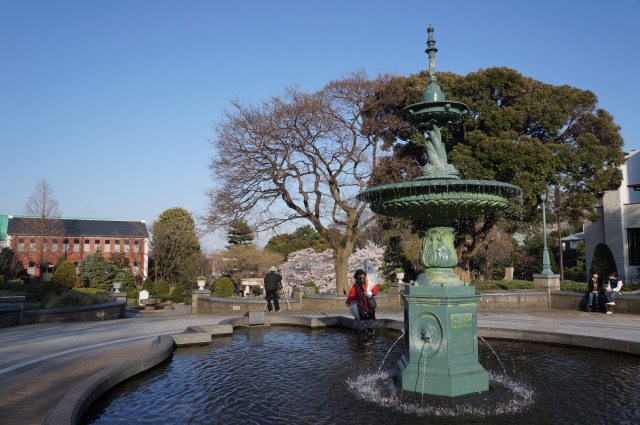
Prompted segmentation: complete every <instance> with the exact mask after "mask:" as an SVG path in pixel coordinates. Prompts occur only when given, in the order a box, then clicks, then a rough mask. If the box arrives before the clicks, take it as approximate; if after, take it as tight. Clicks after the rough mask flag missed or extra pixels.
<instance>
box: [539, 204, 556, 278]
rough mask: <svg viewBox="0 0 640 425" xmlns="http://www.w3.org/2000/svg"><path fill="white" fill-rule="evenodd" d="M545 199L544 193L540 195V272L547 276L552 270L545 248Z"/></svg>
mask: <svg viewBox="0 0 640 425" xmlns="http://www.w3.org/2000/svg"><path fill="white" fill-rule="evenodd" d="M546 200H547V194H546V193H543V194H542V195H540V201H541V203H542V239H543V241H544V247H543V248H542V271H541V272H540V274H541V275H543V276H549V275H552V274H553V271H552V270H551V262H550V261H549V249H548V248H547V216H546V209H547V205H546V202H545V201H546Z"/></svg>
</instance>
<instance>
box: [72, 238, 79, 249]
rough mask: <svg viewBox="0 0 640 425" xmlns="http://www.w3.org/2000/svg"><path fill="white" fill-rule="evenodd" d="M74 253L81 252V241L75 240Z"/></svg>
mask: <svg viewBox="0 0 640 425" xmlns="http://www.w3.org/2000/svg"><path fill="white" fill-rule="evenodd" d="M73 252H80V239H74V240H73Z"/></svg>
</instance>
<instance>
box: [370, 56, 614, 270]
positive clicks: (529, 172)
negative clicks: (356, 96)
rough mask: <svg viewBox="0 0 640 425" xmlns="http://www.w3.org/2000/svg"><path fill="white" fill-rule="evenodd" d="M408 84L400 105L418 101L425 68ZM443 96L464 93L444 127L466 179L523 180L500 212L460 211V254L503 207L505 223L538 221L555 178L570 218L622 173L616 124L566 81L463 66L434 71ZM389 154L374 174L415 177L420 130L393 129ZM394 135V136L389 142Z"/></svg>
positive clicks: (589, 211)
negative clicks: (460, 115)
mask: <svg viewBox="0 0 640 425" xmlns="http://www.w3.org/2000/svg"><path fill="white" fill-rule="evenodd" d="M398 78H399V80H401V81H402V83H401V85H403V87H404V88H405V98H404V99H403V103H402V105H393V108H394V109H398V108H399V107H401V106H404V105H408V104H412V103H416V102H418V101H419V98H420V94H421V93H422V91H423V90H424V88H425V86H426V83H427V73H426V72H422V73H419V74H416V75H412V76H410V77H408V78H403V77H398ZM438 81H439V83H440V86H441V87H442V90H443V92H444V93H445V94H446V96H447V98H448V99H452V100H456V101H460V102H464V103H465V104H467V106H469V109H470V114H468V115H467V116H466V118H465V120H464V121H463V122H462V123H461V124H459V125H456V126H452V127H451V128H449V129H446V130H445V131H443V141H445V143H446V145H447V147H448V151H449V161H450V162H451V163H452V164H453V165H454V166H455V167H456V168H457V169H458V170H459V171H460V177H461V178H463V179H483V180H497V181H501V182H506V183H511V184H514V185H517V186H519V187H521V188H522V189H523V195H522V203H521V204H519V203H517V202H514V203H513V207H512V208H511V209H510V210H508V211H506V212H505V213H501V214H492V215H488V216H486V217H479V218H472V219H466V220H460V221H459V222H458V223H457V234H458V235H459V240H458V246H459V249H458V251H459V255H460V256H461V258H462V259H463V260H464V259H465V258H466V259H467V260H468V258H469V257H470V256H471V255H473V254H474V253H475V252H476V251H477V250H479V249H481V248H482V247H483V246H484V245H483V241H484V239H485V238H486V237H487V235H488V234H489V232H490V231H491V229H492V228H493V227H494V226H495V225H496V224H497V223H498V221H499V220H500V218H501V217H505V218H506V219H507V220H506V223H508V224H509V223H510V224H511V231H514V230H518V229H517V226H521V224H522V223H524V222H526V223H538V222H539V221H540V218H541V213H540V210H539V204H540V200H539V197H540V195H541V194H547V193H549V192H550V191H551V189H554V188H555V187H558V188H559V189H560V193H561V196H562V199H563V209H564V210H563V215H564V217H567V218H569V219H570V220H573V221H574V222H575V221H581V220H582V219H584V218H585V217H587V218H592V217H593V214H594V213H595V211H596V210H595V207H597V206H598V205H599V204H600V202H601V199H602V194H603V193H604V192H605V191H607V190H615V189H617V188H618V186H619V185H620V182H621V177H622V176H621V172H620V169H619V166H620V165H622V164H623V162H624V154H623V152H622V145H623V140H622V137H621V135H620V132H619V130H620V128H619V127H618V126H617V125H616V124H615V122H614V120H613V117H612V116H611V115H610V114H609V113H608V112H607V111H605V110H604V109H599V108H597V98H596V96H595V95H594V94H593V93H592V92H590V91H588V90H581V89H578V88H574V87H570V86H567V85H563V86H554V85H551V84H546V83H543V82H540V81H537V80H535V79H533V78H529V77H525V76H523V75H521V74H520V73H518V72H517V71H515V70H512V69H508V68H489V69H485V70H479V71H477V72H473V73H470V74H468V75H467V76H460V75H456V74H452V73H438ZM399 130H400V131H397V132H396V135H397V137H398V140H403V141H405V142H407V141H409V140H412V141H414V142H418V143H415V144H410V143H397V141H396V142H394V143H395V144H394V145H393V149H394V155H393V156H392V157H387V158H383V159H382V161H380V163H379V167H378V168H377V169H376V176H375V179H374V180H375V183H376V184H380V183H390V182H398V181H401V180H411V179H413V178H415V176H417V175H418V174H419V173H420V168H419V166H420V165H423V164H424V163H425V162H426V157H425V152H424V149H423V148H421V146H420V142H421V139H424V136H423V135H421V134H419V133H418V132H417V131H412V132H411V131H409V132H407V131H406V129H399ZM392 144H393V143H392Z"/></svg>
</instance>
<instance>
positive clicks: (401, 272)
mask: <svg viewBox="0 0 640 425" xmlns="http://www.w3.org/2000/svg"><path fill="white" fill-rule="evenodd" d="M395 272H396V279H398V283H402V279H404V269H403V268H402V267H398V268H396V269H395Z"/></svg>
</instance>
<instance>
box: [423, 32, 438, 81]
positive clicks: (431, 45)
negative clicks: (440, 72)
mask: <svg viewBox="0 0 640 425" xmlns="http://www.w3.org/2000/svg"><path fill="white" fill-rule="evenodd" d="M433 31H434V29H433V25H431V24H429V28H428V29H427V32H428V33H429V38H428V39H427V49H426V50H425V53H426V54H427V55H428V56H429V77H431V76H432V75H433V76H435V74H436V52H437V51H438V49H437V48H436V39H435V38H433Z"/></svg>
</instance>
